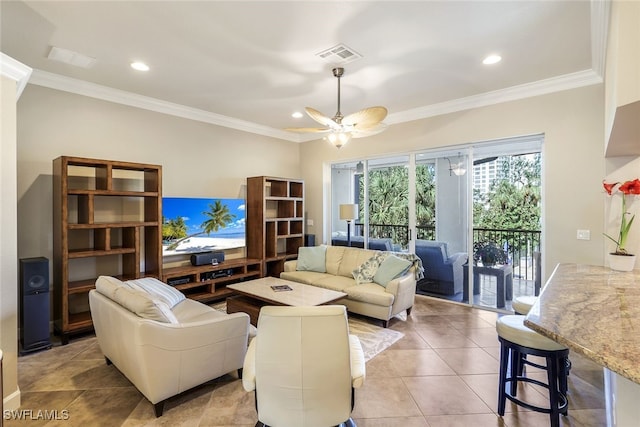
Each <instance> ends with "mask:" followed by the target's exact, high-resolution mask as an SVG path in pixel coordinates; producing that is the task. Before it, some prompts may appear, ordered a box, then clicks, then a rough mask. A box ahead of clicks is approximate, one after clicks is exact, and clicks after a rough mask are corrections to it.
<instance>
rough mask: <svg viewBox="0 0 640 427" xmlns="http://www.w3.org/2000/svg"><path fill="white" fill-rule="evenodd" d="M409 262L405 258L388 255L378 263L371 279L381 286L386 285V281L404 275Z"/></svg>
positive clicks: (409, 265) (409, 266)
mask: <svg viewBox="0 0 640 427" xmlns="http://www.w3.org/2000/svg"><path fill="white" fill-rule="evenodd" d="M411 265H412V264H411V262H409V261H408V260H406V259H402V258H398V257H397V256H394V255H389V256H387V257H386V258H384V260H383V261H382V262H381V263H380V265H379V266H378V269H377V270H376V273H375V276H373V281H374V282H375V283H377V284H379V285H381V286H384V287H386V286H387V283H389V282H390V281H391V280H393V279H395V278H396V277H399V276H402V275H404V274H405V273H406V272H407V271H409V269H410V268H411Z"/></svg>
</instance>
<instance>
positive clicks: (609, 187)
mask: <svg viewBox="0 0 640 427" xmlns="http://www.w3.org/2000/svg"><path fill="white" fill-rule="evenodd" d="M636 181H637V180H636ZM618 184H619V183H618V182H614V183H613V184H607V183H606V182H604V181H602V186H603V187H604V190H605V191H606V192H607V194H608V195H611V192H612V191H613V187H615V186H616V185H618Z"/></svg>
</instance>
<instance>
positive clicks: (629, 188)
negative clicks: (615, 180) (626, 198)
mask: <svg viewBox="0 0 640 427" xmlns="http://www.w3.org/2000/svg"><path fill="white" fill-rule="evenodd" d="M619 190H620V191H621V192H622V193H624V194H640V179H638V178H636V179H634V180H633V181H627V182H625V183H624V184H622V185H621V186H620V188H619ZM609 194H611V193H609Z"/></svg>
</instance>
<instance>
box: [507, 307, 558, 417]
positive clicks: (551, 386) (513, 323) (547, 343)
mask: <svg viewBox="0 0 640 427" xmlns="http://www.w3.org/2000/svg"><path fill="white" fill-rule="evenodd" d="M496 331H497V332H498V340H499V341H500V382H499V385H498V388H499V390H498V414H499V415H500V416H504V411H505V405H506V400H507V399H509V400H510V401H512V402H514V403H515V404H516V405H519V406H522V407H524V408H527V409H530V410H532V411H537V412H542V413H545V414H549V417H550V419H551V427H559V426H560V414H562V415H567V412H568V402H567V397H566V393H567V370H566V369H565V360H566V359H567V357H568V356H569V349H568V348H566V347H565V346H563V345H561V344H558V343H557V342H555V341H553V340H550V339H549V338H546V337H544V336H542V335H540V334H538V333H537V332H535V331H534V330H532V329H529V328H528V327H526V326H525V324H524V316H521V315H507V316H502V317H500V318H498V320H497V321H496ZM527 355H532V356H539V357H544V358H545V360H546V365H539V364H537V363H534V362H531V361H530V360H527V359H526V356H527ZM509 361H511V366H510V367H509ZM524 364H527V365H531V366H534V367H536V368H539V369H543V370H545V371H546V372H547V383H544V382H542V381H539V380H536V379H534V378H528V377H526V376H525V375H523V369H522V368H523V365H524ZM509 368H510V369H509ZM507 371H509V373H507ZM519 381H522V382H526V383H532V384H536V385H538V386H541V387H545V388H546V389H547V390H548V391H549V407H548V408H544V407H540V406H535V405H532V404H530V403H527V402H525V401H523V400H520V399H518V398H517V397H516V396H517V389H518V382H519ZM507 383H509V384H510V385H511V387H510V393H507Z"/></svg>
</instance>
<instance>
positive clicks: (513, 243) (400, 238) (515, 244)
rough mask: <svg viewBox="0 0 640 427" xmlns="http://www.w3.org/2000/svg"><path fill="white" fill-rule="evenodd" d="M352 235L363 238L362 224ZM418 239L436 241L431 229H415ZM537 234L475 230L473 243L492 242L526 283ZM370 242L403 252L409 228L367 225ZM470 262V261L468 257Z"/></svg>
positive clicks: (530, 270) (523, 231)
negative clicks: (388, 242) (389, 242)
mask: <svg viewBox="0 0 640 427" xmlns="http://www.w3.org/2000/svg"><path fill="white" fill-rule="evenodd" d="M355 234H356V235H358V236H363V235H364V224H362V223H356V224H355ZM416 234H417V239H419V240H436V228H435V226H433V225H428V226H417V227H416ZM540 235H541V232H540V231H538V230H509V229H498V228H474V229H473V242H474V243H475V242H484V241H492V242H494V243H496V245H498V246H499V247H502V248H505V251H506V252H507V256H508V259H509V262H510V263H512V264H513V267H514V275H515V276H516V277H523V278H525V279H528V278H531V277H532V276H533V265H532V257H533V253H534V252H537V251H540ZM369 238H391V239H392V240H393V242H394V243H397V244H399V245H401V246H402V247H403V248H406V247H407V245H408V242H409V227H408V226H407V225H394V224H369ZM470 258H471V257H470Z"/></svg>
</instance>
